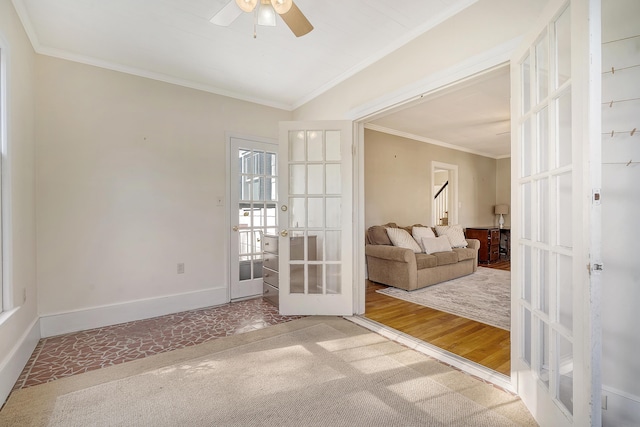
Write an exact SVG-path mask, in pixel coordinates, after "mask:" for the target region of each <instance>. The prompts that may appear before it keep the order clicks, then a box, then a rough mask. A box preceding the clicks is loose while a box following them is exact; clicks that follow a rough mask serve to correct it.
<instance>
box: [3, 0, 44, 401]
mask: <svg viewBox="0 0 640 427" xmlns="http://www.w3.org/2000/svg"><path fill="white" fill-rule="evenodd" d="M0 48H1V49H2V51H1V52H0V54H1V55H2V57H3V59H4V60H5V61H6V66H7V69H6V72H7V75H6V83H7V86H6V108H7V115H6V117H7V123H6V125H7V145H8V156H7V157H8V162H9V165H10V169H9V170H5V171H3V177H4V178H5V179H6V182H5V183H4V184H5V185H3V190H5V191H6V193H5V194H3V202H5V203H7V205H8V206H7V205H5V206H3V207H5V208H6V207H8V213H9V216H10V223H9V226H8V229H4V230H3V233H4V234H5V236H6V235H9V236H11V239H10V247H9V248H8V249H9V250H8V251H7V252H8V253H4V254H3V257H4V258H5V264H4V265H5V267H6V268H7V270H8V271H5V274H8V275H9V280H7V281H5V282H4V283H3V286H8V287H10V288H11V291H12V293H13V298H12V300H11V301H5V306H8V307H9V308H13V309H14V311H7V312H5V313H3V314H0V406H1V405H2V402H3V401H4V398H5V397H6V396H7V395H8V393H9V391H10V390H11V387H12V386H13V383H14V382H15V380H16V379H17V376H18V375H19V374H20V370H22V366H19V364H20V363H26V360H27V359H28V357H29V355H30V351H31V350H33V347H35V344H36V343H37V338H39V336H37V337H33V336H32V335H29V332H30V331H32V330H34V329H33V326H34V325H36V324H37V323H36V322H37V319H38V312H37V305H36V301H37V298H36V295H37V289H36V247H35V245H36V227H35V191H34V145H35V144H34V133H33V126H34V111H33V110H34V91H33V82H34V65H35V64H34V56H35V55H34V52H33V49H32V48H31V44H30V43H29V41H28V39H27V37H26V35H25V33H24V30H23V28H22V25H21V24H20V21H19V19H18V17H17V15H16V13H15V11H14V9H13V6H12V4H11V2H10V1H8V0H7V1H5V0H2V1H0ZM4 160H7V159H6V158H5V159H4ZM5 165H6V163H5ZM7 173H8V175H6V174H7ZM7 184H8V185H7ZM25 295H26V300H24V296H25ZM27 353H28V354H27ZM25 356H26V358H27V359H24V360H22V358H24V357H25Z"/></svg>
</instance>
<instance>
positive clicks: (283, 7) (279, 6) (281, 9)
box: [271, 0, 293, 15]
mask: <svg viewBox="0 0 640 427" xmlns="http://www.w3.org/2000/svg"><path fill="white" fill-rule="evenodd" d="M271 5H272V6H273V8H274V9H275V10H276V12H278V15H282V14H283V13H287V12H289V10H290V9H291V6H292V5H293V0H271Z"/></svg>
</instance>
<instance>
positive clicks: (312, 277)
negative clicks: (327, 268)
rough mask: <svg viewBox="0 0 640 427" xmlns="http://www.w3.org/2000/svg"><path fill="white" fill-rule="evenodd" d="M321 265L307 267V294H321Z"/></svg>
mask: <svg viewBox="0 0 640 427" xmlns="http://www.w3.org/2000/svg"><path fill="white" fill-rule="evenodd" d="M322 282H323V280H322V264H320V265H318V264H310V265H309V293H310V294H322V293H323V292H322Z"/></svg>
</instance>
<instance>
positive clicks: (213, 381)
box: [0, 317, 535, 427]
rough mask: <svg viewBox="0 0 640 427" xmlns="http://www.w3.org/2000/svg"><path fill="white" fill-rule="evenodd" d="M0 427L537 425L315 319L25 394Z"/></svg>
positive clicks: (514, 404) (334, 322)
mask: <svg viewBox="0 0 640 427" xmlns="http://www.w3.org/2000/svg"><path fill="white" fill-rule="evenodd" d="M0 425H7V426H9V425H11V426H13V425H16V426H17V425H19V426H51V427H57V426H65V427H71V426H88V425H91V426H178V425H189V426H259V425H276V426H302V425H304V426H372V425H389V426H444V425H447V426H511V425H535V422H534V421H533V420H532V418H531V417H530V415H529V414H528V412H527V411H526V409H525V408H524V405H523V404H522V402H521V401H520V400H519V399H518V398H517V397H516V396H512V395H510V394H508V393H505V392H503V391H500V390H497V389H496V388H494V387H492V386H491V385H489V384H485V383H483V382H481V381H478V380H476V379H475V378H473V377H471V376H469V375H466V374H463V373H461V372H458V371H455V370H453V369H451V368H450V367H448V366H445V365H443V364H440V363H438V362H436V361H435V360H433V359H431V358H429V357H427V356H425V355H423V354H420V353H418V352H415V351H413V350H411V349H409V348H406V347H403V346H401V345H399V344H396V343H394V342H392V341H389V340H387V339H385V338H383V337H381V336H380V335H377V334H375V333H373V332H370V331H368V330H366V329H364V328H361V327H360V326H357V325H355V324H354V323H352V322H349V321H347V320H344V319H341V318H335V317H308V318H304V319H300V320H295V321H292V322H289V323H286V324H282V325H277V326H273V327H269V328H265V329H262V330H259V331H254V332H250V333H246V334H242V335H235V336H232V337H227V338H222V339H219V340H215V341H211V342H208V343H205V344H201V345H197V346H194V347H189V348H185V349H181V350H176V351H173V352H169V353H164V354H160V355H156V356H151V357H148V358H146V359H141V360H137V361H133V362H128V363H125V364H122V365H117V366H113V367H109V368H104V369H101V370H97V371H92V372H88V373H85V374H80V375H76V376H73V377H68V378H63V379H60V380H57V381H53V382H50V383H47V384H43V385H38V386H34V387H30V388H26V389H21V390H17V391H16V392H14V393H13V394H12V395H11V397H10V398H9V401H8V402H7V404H6V405H5V407H4V408H3V409H2V411H0Z"/></svg>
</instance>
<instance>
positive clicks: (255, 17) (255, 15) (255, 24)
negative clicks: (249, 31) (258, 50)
mask: <svg viewBox="0 0 640 427" xmlns="http://www.w3.org/2000/svg"><path fill="white" fill-rule="evenodd" d="M253 38H254V39H257V38H258V8H257V7H256V9H255V12H253Z"/></svg>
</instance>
